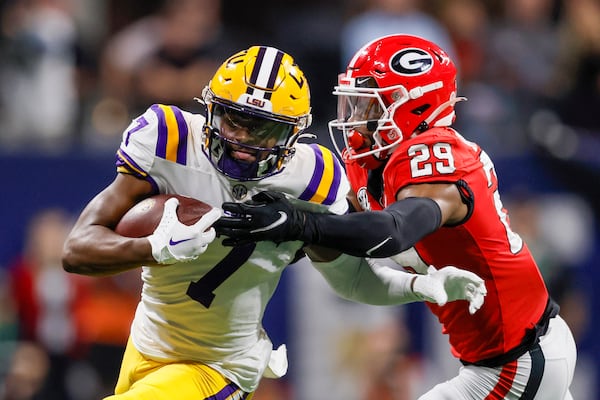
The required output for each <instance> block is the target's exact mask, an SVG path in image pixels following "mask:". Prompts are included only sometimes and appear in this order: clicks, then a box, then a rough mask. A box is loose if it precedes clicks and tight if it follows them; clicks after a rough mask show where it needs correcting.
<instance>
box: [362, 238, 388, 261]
mask: <svg viewBox="0 0 600 400" xmlns="http://www.w3.org/2000/svg"><path fill="white" fill-rule="evenodd" d="M390 240H392V237H391V236H388V237H387V238H385V239H383V240H382V241H381V242H380V243H379V244H378V245H375V246H373V247H371V248H370V249H369V250H367V255H368V256H369V257H371V255H372V254H373V252H374V251H375V250H377V249H379V248H380V247H382V246H383V245H384V244H386V243H387V242H389V241H390Z"/></svg>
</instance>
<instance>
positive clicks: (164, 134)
mask: <svg viewBox="0 0 600 400" xmlns="http://www.w3.org/2000/svg"><path fill="white" fill-rule="evenodd" d="M188 115H189V113H187V112H184V111H182V110H180V109H179V108H178V107H175V106H169V105H163V104H153V105H152V106H151V107H149V108H148V109H147V110H146V111H145V112H144V114H142V115H141V116H139V117H138V118H136V119H134V120H133V121H132V122H131V124H129V126H128V127H127V129H126V130H125V131H124V132H123V138H122V141H121V145H120V147H119V150H118V151H117V162H116V165H117V172H123V173H129V174H133V175H136V176H138V177H141V178H144V177H146V176H147V171H148V170H149V169H150V167H151V166H152V163H153V162H154V158H155V157H159V158H163V159H165V160H169V161H173V162H176V163H179V164H184V165H185V164H186V162H187V159H186V158H187V146H188V135H189V123H188V121H187V119H188V118H189V116H188Z"/></svg>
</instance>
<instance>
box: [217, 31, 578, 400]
mask: <svg viewBox="0 0 600 400" xmlns="http://www.w3.org/2000/svg"><path fill="white" fill-rule="evenodd" d="M456 75H457V71H456V68H455V66H454V63H453V62H452V60H451V59H450V58H449V57H448V55H447V54H446V53H445V52H444V51H443V50H442V49H441V48H439V47H438V46H437V45H436V44H434V43H431V42H429V41H426V40H423V39H421V38H419V37H415V36H409V35H391V36H386V37H382V38H379V39H376V40H374V41H372V42H370V43H368V44H366V45H365V46H364V47H363V48H362V49H360V50H359V51H358V52H357V53H356V55H355V56H354V58H353V59H352V60H351V61H350V64H349V65H348V68H347V70H346V72H345V73H343V74H342V75H340V78H339V84H338V86H336V88H335V91H334V94H335V95H337V96H338V100H339V102H338V118H337V119H336V120H334V121H331V122H330V124H329V127H330V133H331V135H332V139H333V140H334V143H336V141H337V140H336V137H337V136H341V137H342V138H343V141H344V146H338V150H339V152H340V154H341V156H342V158H343V160H344V162H345V164H346V170H347V174H348V177H349V179H350V182H351V186H352V189H353V192H354V194H355V196H354V198H353V204H354V208H355V209H356V211H365V212H354V213H349V214H346V215H330V214H317V213H314V212H309V211H306V210H302V209H299V208H298V207H297V206H295V205H293V204H292V203H290V202H289V201H287V199H286V198H285V197H284V196H283V195H280V194H278V193H274V192H268V193H263V194H261V195H259V196H257V197H256V198H255V201H254V202H253V204H251V205H248V204H244V203H225V204H223V209H224V210H225V211H226V212H228V213H229V215H228V216H226V217H223V218H222V219H221V220H219V221H218V223H217V224H216V228H217V233H219V234H221V235H224V236H227V237H228V238H227V239H226V243H229V244H230V245H231V244H240V243H245V242H249V241H262V240H271V241H274V242H283V241H287V240H303V241H304V242H305V243H306V244H310V245H312V246H311V248H313V249H316V247H315V245H317V246H322V247H323V249H321V251H319V252H316V251H308V254H309V256H310V257H311V258H312V259H313V260H316V261H325V260H328V259H331V258H333V257H335V256H336V254H339V253H336V252H343V253H347V254H351V255H355V256H361V257H373V258H381V257H392V258H394V259H395V260H397V262H399V263H401V264H403V265H408V264H407V263H405V261H406V259H407V255H408V256H411V255H412V256H418V258H419V259H420V260H421V261H423V263H422V265H423V266H425V265H430V264H432V265H436V266H444V265H459V266H462V267H463V268H464V269H466V270H469V271H472V272H474V273H476V274H477V275H479V276H480V277H482V278H484V280H485V285H486V288H487V297H486V302H485V304H484V305H483V306H482V307H481V309H480V311H479V312H477V313H475V314H473V315H470V314H469V313H468V312H467V309H466V308H465V307H464V306H462V307H461V304H460V303H461V301H457V302H453V303H448V304H446V305H444V306H439V305H437V304H433V303H427V304H428V307H429V308H430V309H431V311H432V312H433V313H434V314H435V315H436V316H437V317H438V319H439V321H440V322H441V323H442V326H443V328H442V332H443V333H447V334H448V335H449V340H450V345H451V348H452V352H453V354H454V356H456V357H457V358H459V359H460V361H461V362H462V364H463V365H464V366H463V367H462V368H461V369H460V370H459V372H458V375H457V376H456V377H455V378H453V379H451V380H449V381H446V382H443V383H440V384H438V385H436V386H435V387H434V388H432V389H431V390H429V391H428V392H427V393H425V394H423V395H422V396H421V397H419V399H420V400H432V399H435V400H439V399H448V400H450V399H451V400H462V399H464V400H475V399H544V400H553V399H556V400H563V399H572V396H571V394H570V392H569V385H570V384H571V381H572V378H573V371H574V368H575V362H576V357H577V356H576V345H575V342H574V339H573V336H572V334H571V332H570V329H569V327H568V326H567V325H566V323H565V322H564V320H563V319H562V318H561V317H560V316H559V315H558V311H559V310H558V306H557V304H556V303H555V302H554V301H553V300H552V299H551V298H550V297H549V294H548V291H547V288H546V285H545V283H544V280H543V278H542V276H541V274H540V271H539V269H538V267H537V265H536V262H535V260H534V259H533V257H532V255H531V253H530V251H529V249H528V248H527V245H526V244H525V243H524V242H523V240H522V239H521V238H520V237H519V235H518V234H517V233H515V232H513V231H512V230H511V228H510V225H509V219H508V214H507V211H506V210H505V209H504V207H503V205H502V202H501V200H500V195H499V192H498V180H497V176H496V172H495V170H494V165H493V163H492V161H491V159H490V158H489V157H488V155H487V154H486V153H485V152H484V151H483V150H482V149H481V148H480V147H479V146H478V145H477V144H475V143H473V142H470V141H468V140H466V139H465V138H463V137H462V136H461V135H460V134H459V133H458V132H457V131H456V130H454V129H453V128H451V124H452V123H453V122H454V119H455V112H454V105H455V103H456V102H458V101H460V100H462V98H460V97H457V84H456ZM340 132H341V135H340ZM336 146H337V145H336ZM282 213H283V214H282ZM281 215H284V216H285V217H286V218H282V217H281ZM407 252H409V253H407ZM413 261H414V260H413ZM412 264H413V266H414V265H418V264H419V263H414V262H412ZM442 271H443V268H442Z"/></svg>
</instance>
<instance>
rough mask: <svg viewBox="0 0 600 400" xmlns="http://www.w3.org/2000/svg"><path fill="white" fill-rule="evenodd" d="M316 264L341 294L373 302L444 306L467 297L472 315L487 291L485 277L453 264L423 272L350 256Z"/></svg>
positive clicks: (353, 298) (364, 301) (349, 298)
mask: <svg viewBox="0 0 600 400" xmlns="http://www.w3.org/2000/svg"><path fill="white" fill-rule="evenodd" d="M313 265H314V267H315V268H316V269H317V270H318V271H319V272H320V273H321V275H323V277H324V278H325V280H326V281H327V282H328V283H329V285H330V286H331V287H332V288H333V289H334V291H335V292H336V293H337V294H338V295H339V296H341V297H343V298H345V299H348V300H352V301H356V302H360V303H366V304H372V305H395V304H406V303H411V302H416V301H427V302H432V303H436V304H438V305H440V306H443V305H445V304H446V303H447V302H448V301H456V300H467V301H468V303H469V312H470V313H471V314H473V313H475V312H476V311H477V310H478V309H479V308H481V306H482V305H483V301H484V297H485V295H486V293H487V292H486V289H485V283H484V281H483V279H481V278H480V277H479V276H477V275H476V274H474V273H472V272H469V271H465V270H461V269H458V268H456V267H452V266H448V267H445V268H441V269H440V270H437V269H436V268H434V267H433V266H430V267H429V268H428V269H427V272H426V273H425V274H422V275H421V274H413V273H408V272H406V271H403V270H398V269H395V268H391V267H389V266H386V265H383V264H382V263H381V262H378V261H377V260H374V259H364V258H358V257H353V256H349V255H341V256H340V257H338V258H337V259H336V260H334V261H332V262H326V263H324V262H313Z"/></svg>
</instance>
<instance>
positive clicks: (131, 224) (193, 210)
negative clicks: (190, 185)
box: [115, 194, 212, 238]
mask: <svg viewBox="0 0 600 400" xmlns="http://www.w3.org/2000/svg"><path fill="white" fill-rule="evenodd" d="M171 197H176V198H177V199H179V206H178V207H177V217H178V218H179V221H181V222H182V223H184V224H186V225H192V224H194V223H196V222H197V221H198V220H199V219H200V218H201V217H202V216H203V215H204V214H206V213H207V212H209V211H210V210H211V209H212V206H210V205H208V204H206V203H204V202H202V201H200V200H197V199H194V198H192V197H187V196H181V195H178V194H158V195H154V196H151V197H148V198H146V199H144V200H142V201H140V202H139V203H137V204H136V205H135V206H133V207H131V209H129V211H127V212H126V213H125V215H123V217H122V218H121V220H120V221H119V223H118V224H117V226H116V227H115V232H116V233H118V234H119V235H122V236H127V237H134V238H139V237H145V236H148V235H151V234H152V232H154V230H155V229H156V227H157V226H158V223H159V222H160V219H161V217H162V214H163V208H164V205H165V202H166V201H167V200H168V199H170V198H171Z"/></svg>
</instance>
